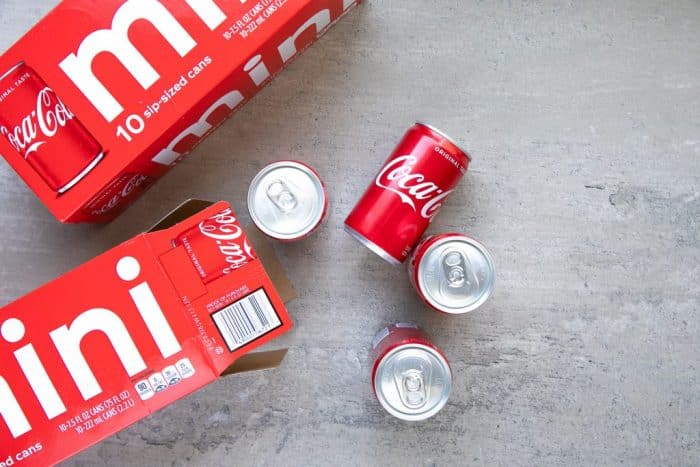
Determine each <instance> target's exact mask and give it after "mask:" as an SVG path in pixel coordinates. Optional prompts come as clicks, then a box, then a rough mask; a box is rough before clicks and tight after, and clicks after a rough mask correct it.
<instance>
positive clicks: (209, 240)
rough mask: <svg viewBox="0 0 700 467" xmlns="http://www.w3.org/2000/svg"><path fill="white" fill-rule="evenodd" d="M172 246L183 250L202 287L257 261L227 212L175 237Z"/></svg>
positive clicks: (229, 211) (238, 226) (243, 235)
mask: <svg viewBox="0 0 700 467" xmlns="http://www.w3.org/2000/svg"><path fill="white" fill-rule="evenodd" d="M173 246H176V247H177V246H182V247H184V248H185V251H186V252H187V255H188V256H189V257H190V259H191V260H192V264H194V267H195V268H196V269H197V272H198V273H199V275H200V277H201V278H202V281H203V282H204V283H205V284H207V283H209V282H211V281H213V280H215V279H218V278H219V277H222V276H224V275H226V274H230V273H231V272H232V271H235V270H236V269H238V268H241V267H243V266H245V265H246V264H248V263H250V262H251V261H253V260H254V259H255V258H257V256H256V254H255V252H254V251H253V247H252V246H251V245H250V244H249V243H248V238H247V237H246V234H245V232H244V231H243V228H242V227H241V226H240V224H239V223H238V220H237V219H236V217H235V214H234V212H233V211H232V210H231V209H225V210H223V211H221V212H220V213H218V214H216V215H214V216H212V217H210V218H209V219H206V220H204V221H202V222H200V223H199V225H197V226H196V227H193V228H191V229H189V230H187V231H185V232H183V233H182V234H180V235H178V237H177V238H176V239H175V240H173Z"/></svg>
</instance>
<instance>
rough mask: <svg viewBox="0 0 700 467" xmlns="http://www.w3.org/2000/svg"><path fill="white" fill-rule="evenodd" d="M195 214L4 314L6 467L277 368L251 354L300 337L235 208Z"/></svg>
mask: <svg viewBox="0 0 700 467" xmlns="http://www.w3.org/2000/svg"><path fill="white" fill-rule="evenodd" d="M187 206H190V207H192V204H191V203H190V204H189V205H187ZM194 206H195V208H196V209H192V211H193V212H194V214H193V215H191V216H190V217H188V218H187V219H185V220H183V221H182V222H179V223H176V224H175V225H174V226H171V227H168V228H162V229H161V230H158V231H154V232H149V233H146V234H141V235H139V236H137V237H134V238H132V239H131V240H129V241H127V242H125V243H123V244H121V245H119V246H117V247H115V248H113V249H111V250H109V251H107V252H106V253H104V254H102V255H100V256H98V257H96V258H94V259H93V260H91V261H89V262H87V263H85V264H83V265H82V266H80V267H78V268H76V269H74V270H73V271H70V272H68V273H67V274H65V275H64V276H62V277H60V278H58V279H56V280H54V281H53V282H50V283H48V284H46V285H45V286H43V287H41V288H39V289H37V290H35V291H34V292H32V293H30V294H28V295H26V296H24V297H22V298H20V299H19V300H17V301H15V302H13V303H11V304H9V305H7V306H6V307H4V308H2V309H1V310H0V361H2V367H1V368H0V466H2V467H9V466H26V465H48V464H53V463H55V462H58V461H60V460H63V459H65V458H66V457H68V456H70V455H72V454H74V453H76V452H78V451H80V450H82V449H84V448H85V447H87V446H90V445H92V444H94V443H96V442H98V441H100V440H102V439H104V438H106V437H107V436H109V435H111V434H113V433H115V432H117V431H119V430H121V429H122V428H124V427H126V426H128V425H130V424H132V423H134V422H135V421H137V420H139V419H141V418H143V417H145V416H146V415H148V414H150V413H151V412H154V411H156V410H158V409H160V408H162V407H165V406H166V405H168V404H170V403H172V402H173V401H175V400H177V399H180V398H181V397H183V396H185V395H187V394H189V393H191V392H193V391H195V390H197V389H199V388H200V387H202V386H204V385H206V384H208V383H210V382H212V381H213V380H215V379H216V378H217V377H219V376H220V375H222V374H226V373H227V372H230V371H232V367H231V366H232V364H233V363H234V361H236V362H237V363H240V364H242V365H243V366H244V367H246V368H249V369H250V368H256V367H260V366H267V365H269V364H274V363H275V361H274V360H275V359H279V358H280V355H278V354H276V353H274V352H273V353H269V352H268V353H267V354H266V355H261V354H248V353H249V352H250V351H251V350H252V349H254V348H256V347H258V346H260V345H262V344H264V343H266V342H268V341H270V340H271V339H274V338H275V337H277V336H279V335H280V334H282V333H284V332H286V331H287V330H289V329H290V328H291V327H292V323H291V320H290V318H289V316H288V314H287V312H286V310H285V307H284V304H283V302H282V298H281V297H280V294H279V293H278V291H277V289H276V288H275V287H274V286H273V283H272V281H271V279H270V277H269V276H268V274H267V273H266V270H265V268H264V267H263V265H262V262H261V260H260V259H259V258H258V255H257V253H256V251H255V250H253V248H252V247H251V246H250V244H249V243H248V241H247V238H246V235H245V233H244V232H243V230H242V229H241V227H240V225H239V224H238V222H237V220H236V218H235V215H234V213H233V211H232V210H231V208H230V206H229V205H228V204H227V203H223V202H220V203H216V204H214V205H212V206H209V207H206V208H204V209H202V210H199V208H201V207H202V206H201V205H197V204H196V203H195V205H194ZM181 212H182V210H180V213H181ZM161 227H163V226H161ZM185 239H186V240H185ZM278 272H279V271H278ZM246 354H248V355H246ZM255 356H257V359H256V358H255ZM241 357H242V358H241ZM222 403H225V401H222Z"/></svg>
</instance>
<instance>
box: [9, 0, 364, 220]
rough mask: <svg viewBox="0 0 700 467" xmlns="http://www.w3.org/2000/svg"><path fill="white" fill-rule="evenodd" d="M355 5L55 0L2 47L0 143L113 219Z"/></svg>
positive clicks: (63, 203)
mask: <svg viewBox="0 0 700 467" xmlns="http://www.w3.org/2000/svg"><path fill="white" fill-rule="evenodd" d="M356 3H359V0H231V1H222V0H160V1H157V0H101V1H99V2H96V1H94V0H63V1H62V2H61V3H60V4H59V5H58V6H57V7H56V8H55V9H54V10H53V11H51V12H50V13H49V14H48V15H47V16H46V17H45V18H44V19H43V20H41V21H40V22H39V23H38V24H37V25H36V26H35V27H34V28H33V29H32V30H31V31H29V32H28V33H27V34H26V35H25V36H24V37H23V38H21V39H20V40H19V41H18V42H17V43H16V44H15V45H13V46H12V47H11V48H10V49H9V50H8V51H7V52H6V53H5V54H4V55H3V56H2V57H0V153H1V154H2V155H4V157H5V159H6V160H7V161H8V163H9V164H10V165H11V166H12V167H13V168H14V170H15V171H16V172H17V173H18V174H19V175H20V177H22V179H24V181H25V182H26V183H27V184H28V185H29V187H30V188H31V189H32V190H33V191H34V192H35V193H36V195H37V196H38V197H39V198H40V199H41V200H42V201H43V202H44V204H45V205H46V206H47V208H48V209H49V210H50V211H51V212H52V213H53V215H54V216H55V217H56V218H57V219H59V220H60V221H62V222H104V221H109V220H110V219H112V218H113V217H114V216H116V215H117V214H118V213H119V212H120V211H122V210H123V209H124V208H125V207H126V206H127V205H128V204H129V203H130V202H131V201H132V200H134V199H135V198H136V197H138V195H139V194H140V193H142V192H143V191H144V190H145V189H146V188H148V187H149V186H150V185H151V183H152V182H153V181H154V180H155V179H157V178H158V177H160V176H161V175H163V174H164V173H165V172H166V171H167V170H168V169H169V168H170V167H172V166H173V165H174V164H176V163H177V162H178V161H179V160H181V159H182V157H183V156H184V155H185V154H187V153H188V152H189V151H190V150H191V149H192V148H193V147H194V146H195V145H196V144H197V143H198V142H199V141H201V140H202V138H204V137H205V136H207V135H208V134H209V133H210V132H211V130H212V129H213V128H214V127H216V126H217V125H219V124H220V123H221V122H222V121H223V119H224V118H225V117H226V116H228V115H229V114H230V113H231V112H233V111H234V110H236V109H237V108H238V107H240V106H241V105H242V104H243V103H245V102H246V101H247V100H248V99H250V98H251V97H252V96H254V95H255V94H256V93H257V92H258V91H259V90H260V89H261V88H262V87H263V86H264V85H266V84H267V83H268V82H269V81H270V80H271V79H272V77H273V76H274V75H275V74H276V73H277V72H278V71H280V70H281V69H282V68H283V67H284V66H285V65H286V64H288V63H289V62H290V61H291V60H292V59H293V58H294V57H296V56H297V55H298V53H299V52H300V51H302V50H303V49H304V48H305V47H307V46H308V45H310V44H311V43H312V42H314V41H315V40H316V38H318V36H320V35H321V34H322V33H324V32H325V31H326V30H327V29H328V28H329V27H330V26H331V25H332V24H333V23H334V22H335V21H336V20H338V19H339V18H340V17H341V16H342V15H343V14H344V13H346V12H347V11H348V10H350V9H351V7H353V6H354V5H355V4H356Z"/></svg>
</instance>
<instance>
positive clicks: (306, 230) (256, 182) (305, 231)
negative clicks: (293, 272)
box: [247, 160, 328, 241]
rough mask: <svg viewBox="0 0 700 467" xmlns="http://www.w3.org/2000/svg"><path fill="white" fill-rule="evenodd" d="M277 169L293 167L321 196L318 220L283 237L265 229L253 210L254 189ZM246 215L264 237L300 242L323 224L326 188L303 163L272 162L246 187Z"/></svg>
mask: <svg viewBox="0 0 700 467" xmlns="http://www.w3.org/2000/svg"><path fill="white" fill-rule="evenodd" d="M279 167H294V168H297V169H299V170H301V171H302V172H304V173H306V174H307V175H309V176H310V177H311V178H312V179H313V180H314V183H316V185H317V187H318V188H319V189H320V191H321V193H322V194H323V206H324V207H323V209H321V210H320V213H319V217H318V219H314V222H312V223H309V226H308V227H306V228H304V229H302V230H300V231H299V232H295V233H294V234H288V235H283V234H280V233H279V232H275V231H274V230H271V229H269V228H267V227H266V226H265V225H263V223H262V222H261V221H260V218H259V217H258V216H257V214H256V213H255V209H254V208H253V203H252V199H253V195H254V193H255V190H256V188H257V187H258V185H259V184H260V180H261V179H262V178H263V177H264V176H265V175H267V174H268V173H269V172H270V171H272V170H274V169H277V168H279ZM247 202H248V213H249V214H250V218H251V220H252V221H253V223H254V224H255V226H256V227H257V228H258V229H260V230H261V231H262V232H263V233H264V234H265V235H268V236H269V237H272V238H274V239H276V240H281V241H291V240H300V239H302V238H304V237H306V236H307V235H309V234H310V233H311V232H313V231H314V230H315V229H316V228H317V227H318V226H319V225H320V224H321V222H323V219H324V217H325V214H326V211H327V208H326V205H327V204H328V193H327V192H326V187H325V185H324V184H323V180H321V177H320V176H319V175H318V173H317V172H316V171H315V170H314V169H312V168H311V167H309V166H308V165H306V164H304V163H303V162H299V161H292V160H282V161H277V162H273V163H271V164H268V165H266V166H265V167H263V168H262V169H260V171H259V172H258V173H257V174H256V175H255V177H253V180H252V181H251V182H250V186H249V187H248V199H247Z"/></svg>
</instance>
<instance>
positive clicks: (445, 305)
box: [417, 235, 496, 314]
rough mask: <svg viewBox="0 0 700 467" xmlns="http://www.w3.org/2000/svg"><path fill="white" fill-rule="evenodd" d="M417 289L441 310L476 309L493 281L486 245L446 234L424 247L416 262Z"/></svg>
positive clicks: (455, 312) (488, 293)
mask: <svg viewBox="0 0 700 467" xmlns="http://www.w3.org/2000/svg"><path fill="white" fill-rule="evenodd" d="M417 275H418V288H419V289H420V291H421V292H422V294H423V296H424V297H425V299H426V300H427V301H428V303H429V304H430V305H432V306H433V307H435V308H436V309H438V310H440V311H442V312H444V313H452V314H460V313H467V312H469V311H473V310H476V309H477V308H479V307H480V306H481V305H483V303H484V302H485V301H486V300H487V299H488V298H489V296H490V295H491V292H492V291H493V286H494V282H495V280H496V268H495V266H494V263H493V258H492V257H491V254H490V253H489V252H488V250H487V249H486V247H484V245H482V244H481V243H479V242H477V241H476V240H474V239H472V238H469V237H466V236H464V235H448V236H446V237H444V238H441V239H439V240H437V241H436V242H434V243H433V244H432V245H430V246H429V247H428V250H427V251H426V252H425V254H424V255H423V258H422V259H421V260H420V264H419V265H418V274H417Z"/></svg>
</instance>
